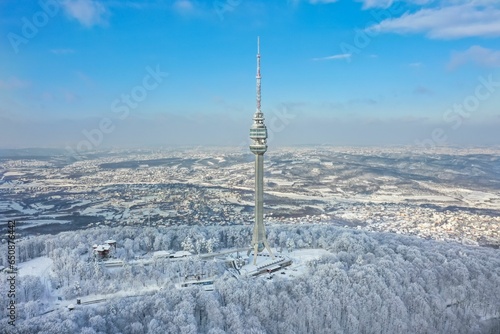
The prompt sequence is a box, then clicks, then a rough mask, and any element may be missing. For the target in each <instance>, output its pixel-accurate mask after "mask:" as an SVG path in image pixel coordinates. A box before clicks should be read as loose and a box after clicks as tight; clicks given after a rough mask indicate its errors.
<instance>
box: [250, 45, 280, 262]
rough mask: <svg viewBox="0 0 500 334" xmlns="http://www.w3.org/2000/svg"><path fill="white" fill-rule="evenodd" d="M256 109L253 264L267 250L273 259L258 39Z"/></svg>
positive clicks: (251, 129)
mask: <svg viewBox="0 0 500 334" xmlns="http://www.w3.org/2000/svg"><path fill="white" fill-rule="evenodd" d="M256 78H257V109H256V110H255V114H254V115H253V124H252V127H251V128H250V139H251V140H252V143H251V144H250V151H252V153H253V154H255V225H254V228H253V236H252V248H253V254H254V256H253V264H254V265H255V264H256V263H257V254H258V253H259V252H261V251H262V250H264V248H265V249H267V251H268V252H269V255H270V256H272V258H273V259H274V254H273V252H272V251H271V247H269V244H268V242H267V238H266V229H265V227H264V153H266V151H267V128H266V125H265V124H264V114H263V113H262V111H261V107H260V80H261V76H260V39H259V38H257V76H256Z"/></svg>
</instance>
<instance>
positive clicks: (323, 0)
mask: <svg viewBox="0 0 500 334" xmlns="http://www.w3.org/2000/svg"><path fill="white" fill-rule="evenodd" d="M337 1H338V0H309V3H311V4H313V5H316V4H325V3H334V2H337Z"/></svg>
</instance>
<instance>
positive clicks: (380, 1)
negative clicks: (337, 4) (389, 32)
mask: <svg viewBox="0 0 500 334" xmlns="http://www.w3.org/2000/svg"><path fill="white" fill-rule="evenodd" d="M358 2H362V3H363V9H368V8H387V7H390V6H391V5H392V3H393V2H394V0H358Z"/></svg>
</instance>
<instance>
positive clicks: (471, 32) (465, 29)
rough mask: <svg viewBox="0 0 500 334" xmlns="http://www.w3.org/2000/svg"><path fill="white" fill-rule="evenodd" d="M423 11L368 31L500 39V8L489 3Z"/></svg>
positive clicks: (456, 4) (480, 1)
mask: <svg viewBox="0 0 500 334" xmlns="http://www.w3.org/2000/svg"><path fill="white" fill-rule="evenodd" d="M447 4H449V2H444V1H443V2H442V5H441V6H438V7H433V8H423V9H420V10H418V11H417V12H415V13H409V12H406V13H405V14H403V16H401V17H398V18H391V19H387V20H384V21H382V22H380V23H379V24H376V25H374V26H372V27H370V28H368V29H369V30H371V31H376V32H394V33H400V34H406V33H424V34H426V35H427V36H428V37H430V38H435V39H457V38H464V37H498V36H500V4H499V3H498V2H493V1H492V0H477V1H474V2H471V1H467V2H466V1H463V0H456V1H454V2H453V5H447Z"/></svg>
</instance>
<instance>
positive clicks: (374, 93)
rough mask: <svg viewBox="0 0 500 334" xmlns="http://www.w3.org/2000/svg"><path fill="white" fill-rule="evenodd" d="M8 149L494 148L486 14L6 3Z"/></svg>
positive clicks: (424, 9) (315, 3) (491, 32)
mask: <svg viewBox="0 0 500 334" xmlns="http://www.w3.org/2000/svg"><path fill="white" fill-rule="evenodd" d="M0 10H2V12H5V13H7V12H8V13H10V14H9V18H6V17H5V18H2V19H0V32H1V33H2V35H3V36H4V38H3V39H2V42H0V43H1V44H2V46H3V47H2V48H0V60H2V61H1V62H0V73H1V74H0V148H26V147H53V148H68V150H74V151H77V152H83V151H86V150H95V149H100V148H105V147H120V148H128V147H138V146H158V145H160V146H184V145H187V146H198V145H211V146H213V145H229V146H240V145H244V144H245V143H248V130H249V127H250V125H251V122H252V120H251V119H252V115H253V113H254V111H255V71H256V69H255V68H256V59H255V56H256V52H257V45H256V44H257V43H256V42H257V36H260V40H261V55H262V110H263V112H264V114H265V117H266V124H267V126H268V129H269V132H270V138H269V145H270V147H272V146H273V145H276V146H289V145H341V146H343V145H352V146H357V145H361V146H365V145H367V146H370V145H380V146H387V145H389V146H393V145H417V146H421V147H425V148H432V147H437V146H483V145H498V144H499V143H500V141H499V136H498V129H499V128H500V108H499V107H498V106H499V105H500V49H499V47H498V38H499V36H500V26H499V25H498V17H499V15H500V4H498V3H497V2H496V1H493V0H480V1H475V2H474V3H471V2H470V1H466V0H459V1H454V2H453V3H451V4H450V3H449V2H448V1H444V0H429V1H417V0H401V1H392V0H358V1H347V0H338V1H337V0H288V1H285V0H283V1H276V2H268V1H267V2H266V1H263V0H259V1H243V0H226V1H223V0H215V1H201V0H175V1H163V0H147V1H146V0H145V1H127V2H123V3H122V2H115V1H111V0H66V1H56V0H40V1H36V2H35V1H33V2H29V3H19V2H17V1H13V0H8V1H4V2H2V3H1V4H0Z"/></svg>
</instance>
